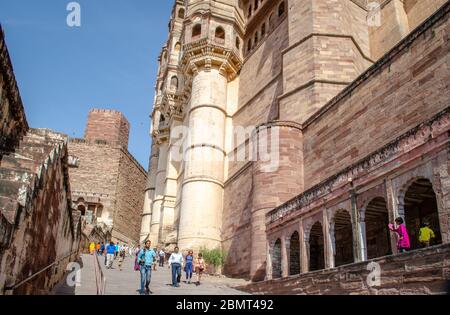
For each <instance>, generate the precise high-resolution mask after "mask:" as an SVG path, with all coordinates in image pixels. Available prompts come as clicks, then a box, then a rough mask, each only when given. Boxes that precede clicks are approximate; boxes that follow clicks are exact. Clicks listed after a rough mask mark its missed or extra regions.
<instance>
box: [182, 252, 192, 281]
mask: <svg viewBox="0 0 450 315" xmlns="http://www.w3.org/2000/svg"><path fill="white" fill-rule="evenodd" d="M184 272H186V282H187V283H188V284H190V283H191V279H192V273H193V272H194V252H193V251H192V250H190V251H189V252H188V254H187V256H186V264H185V266H184Z"/></svg>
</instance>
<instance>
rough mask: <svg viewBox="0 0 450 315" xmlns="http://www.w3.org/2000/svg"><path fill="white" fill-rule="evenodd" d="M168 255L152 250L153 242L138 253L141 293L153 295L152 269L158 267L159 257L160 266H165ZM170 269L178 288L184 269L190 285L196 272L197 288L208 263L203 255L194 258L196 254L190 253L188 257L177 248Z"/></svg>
mask: <svg viewBox="0 0 450 315" xmlns="http://www.w3.org/2000/svg"><path fill="white" fill-rule="evenodd" d="M165 256H166V253H165V252H164V251H163V250H162V249H161V250H160V251H159V252H158V251H157V250H155V249H152V248H151V241H149V240H147V241H146V242H145V246H144V248H143V249H139V250H137V251H136V260H135V270H139V271H140V272H141V293H144V292H145V293H147V294H148V293H151V291H150V288H149V285H150V281H151V275H152V268H155V267H156V259H157V257H159V266H162V267H163V266H164V260H165ZM168 263H169V268H171V269H172V274H171V275H172V286H173V287H175V288H177V287H179V286H180V282H181V270H182V268H183V267H184V271H185V273H186V283H187V284H190V283H191V280H192V275H193V273H194V271H195V272H196V273H197V282H196V283H195V284H196V285H197V286H198V285H200V281H201V277H202V274H203V272H204V271H205V269H206V263H205V261H204V259H203V256H202V254H201V253H199V254H198V256H197V258H194V252H193V251H189V252H188V254H187V255H186V257H183V254H181V253H180V252H179V248H178V247H175V249H174V251H173V253H171V255H170V257H169V260H168Z"/></svg>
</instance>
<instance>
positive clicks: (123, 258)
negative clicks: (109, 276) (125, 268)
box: [119, 247, 126, 271]
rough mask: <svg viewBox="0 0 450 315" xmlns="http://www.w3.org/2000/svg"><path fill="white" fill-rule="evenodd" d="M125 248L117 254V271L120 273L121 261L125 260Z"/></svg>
mask: <svg viewBox="0 0 450 315" xmlns="http://www.w3.org/2000/svg"><path fill="white" fill-rule="evenodd" d="M125 255H126V254H125V248H123V247H122V248H121V249H120V253H119V271H122V264H123V261H124V260H125Z"/></svg>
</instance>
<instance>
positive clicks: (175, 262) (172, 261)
mask: <svg viewBox="0 0 450 315" xmlns="http://www.w3.org/2000/svg"><path fill="white" fill-rule="evenodd" d="M179 250H180V249H179V248H178V247H175V250H174V252H173V253H172V255H170V258H169V268H170V267H172V286H173V287H175V288H177V287H179V286H180V284H179V283H178V282H179V281H178V279H179V277H180V276H181V266H182V265H183V255H182V254H181V253H179Z"/></svg>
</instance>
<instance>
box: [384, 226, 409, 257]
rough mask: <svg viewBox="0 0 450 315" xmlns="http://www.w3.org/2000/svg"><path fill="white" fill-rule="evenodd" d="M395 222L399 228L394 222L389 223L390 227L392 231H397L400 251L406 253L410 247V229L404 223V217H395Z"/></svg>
mask: <svg viewBox="0 0 450 315" xmlns="http://www.w3.org/2000/svg"><path fill="white" fill-rule="evenodd" d="M395 223H396V224H397V228H395V227H394V225H393V224H389V229H390V230H391V231H394V232H397V234H398V240H397V249H398V252H399V253H404V252H406V251H407V250H408V249H409V247H410V243H409V235H408V231H407V230H406V227H405V225H404V224H403V219H402V218H400V217H398V218H397V219H395Z"/></svg>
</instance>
